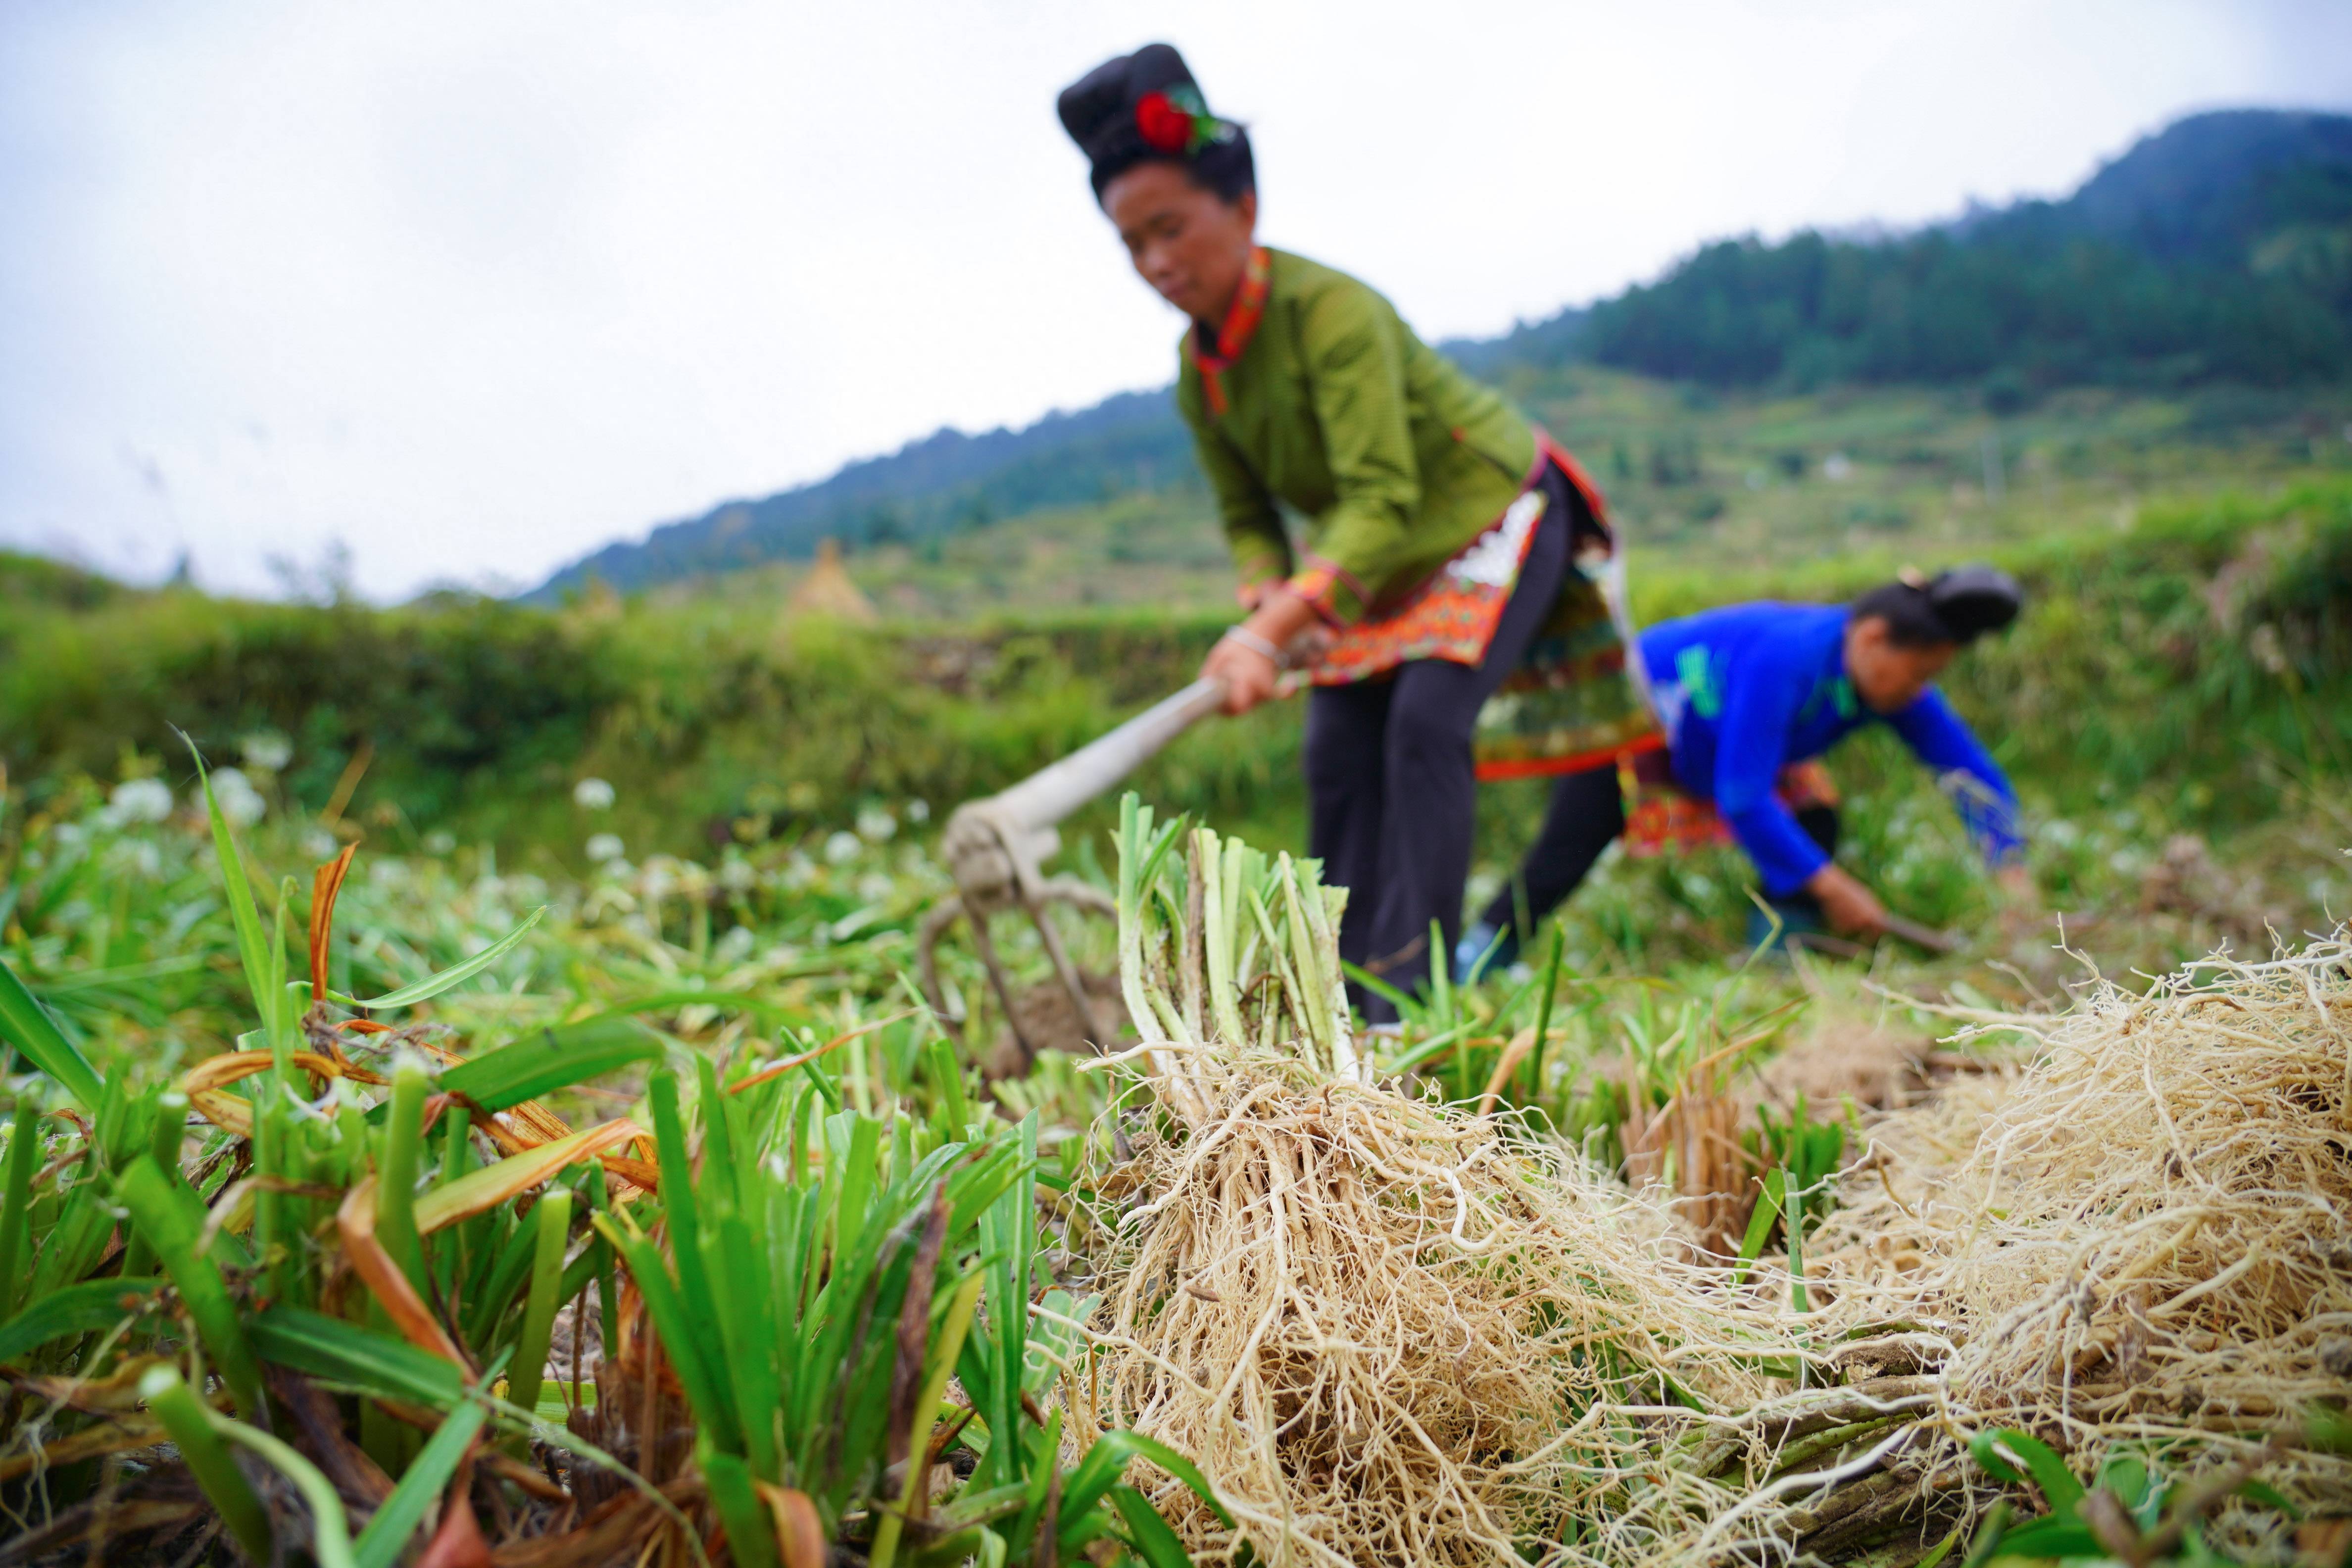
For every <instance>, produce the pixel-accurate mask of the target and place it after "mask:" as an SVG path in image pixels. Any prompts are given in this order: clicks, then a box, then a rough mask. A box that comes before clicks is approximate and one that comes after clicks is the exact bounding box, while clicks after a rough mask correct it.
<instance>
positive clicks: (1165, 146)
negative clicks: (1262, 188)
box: [1057, 44, 1257, 202]
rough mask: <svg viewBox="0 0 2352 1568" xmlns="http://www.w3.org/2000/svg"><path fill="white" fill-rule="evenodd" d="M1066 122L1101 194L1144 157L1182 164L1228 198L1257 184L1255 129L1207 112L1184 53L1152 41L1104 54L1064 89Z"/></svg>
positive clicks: (1062, 103)
mask: <svg viewBox="0 0 2352 1568" xmlns="http://www.w3.org/2000/svg"><path fill="white" fill-rule="evenodd" d="M1057 107H1058V108H1059V109H1060V110H1061V114H1062V129H1064V130H1065V131H1067V132H1069V133H1070V140H1071V141H1073V142H1076V143H1077V144H1078V151H1080V152H1082V153H1085V154H1086V155H1087V163H1089V164H1090V165H1092V167H1091V168H1090V169H1089V170H1088V171H1087V174H1088V178H1089V179H1091V180H1092V181H1093V183H1094V187H1095V200H1097V201H1100V200H1102V194H1103V187H1104V186H1106V185H1108V184H1110V183H1111V182H1112V181H1113V180H1115V179H1117V178H1118V177H1119V176H1120V175H1121V174H1125V173H1127V172H1128V171H1129V169H1132V168H1134V167H1135V166H1136V165H1137V164H1138V163H1153V162H1160V163H1181V164H1183V165H1184V166H1185V167H1186V168H1187V169H1189V170H1190V171H1191V173H1192V177H1193V178H1194V179H1195V180H1197V181H1198V182H1200V184H1202V186H1204V187H1206V188H1207V189H1209V190H1212V191H1214V192H1215V193H1216V194H1217V195H1220V196H1223V198H1224V199H1225V200H1227V201H1229V202H1232V201H1239V200H1240V199H1241V196H1242V193H1244V191H1252V190H1255V189H1256V188H1257V171H1256V168H1255V164H1254V163H1253V161H1252V159H1251V157H1250V144H1249V132H1246V131H1244V130H1243V129H1242V128H1241V127H1240V126H1238V125H1236V124H1234V122H1233V121H1230V120H1220V119H1218V118H1217V117H1216V116H1215V115H1213V114H1211V113H1210V112H1209V107H1208V104H1207V103H1206V102H1205V101H1203V100H1202V97H1201V88H1200V84H1199V83H1197V82H1195V81H1194V80H1193V79H1192V71H1191V70H1190V69H1189V68H1186V66H1185V64H1184V57H1183V56H1182V55H1180V54H1178V53H1177V52H1176V51H1175V49H1174V48H1173V47H1171V46H1169V45H1167V44H1146V45H1144V46H1143V47H1141V48H1139V49H1138V50H1136V51H1135V53H1133V54H1131V55H1120V56H1119V57H1118V58H1116V59H1109V60H1105V61H1104V62H1103V63H1102V64H1100V65H1098V66H1097V67H1096V68H1094V69H1092V70H1090V71H1088V72H1087V74H1086V75H1085V76H1083V77H1080V78H1079V79H1077V80H1076V82H1074V83H1072V84H1071V85H1070V86H1069V87H1067V88H1065V89H1063V90H1062V97H1061V100H1060V103H1059V104H1058V106H1057Z"/></svg>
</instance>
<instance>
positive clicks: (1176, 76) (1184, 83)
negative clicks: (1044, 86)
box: [1055, 44, 1198, 163]
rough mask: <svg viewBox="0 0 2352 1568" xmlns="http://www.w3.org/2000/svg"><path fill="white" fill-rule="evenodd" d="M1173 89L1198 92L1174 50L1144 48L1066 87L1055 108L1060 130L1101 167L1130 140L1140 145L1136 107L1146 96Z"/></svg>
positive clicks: (1164, 46) (1163, 46)
mask: <svg viewBox="0 0 2352 1568" xmlns="http://www.w3.org/2000/svg"><path fill="white" fill-rule="evenodd" d="M1171 87H1190V88H1193V89H1195V90H1196V91H1197V90H1198V86H1197V84H1196V83H1195V82H1194V81H1193V80H1192V71H1191V70H1190V69H1189V68H1187V67H1186V66H1185V64H1184V57H1183V56H1182V55H1180V54H1178V53H1177V52H1176V48H1175V46H1174V45H1172V44H1146V45H1144V46H1143V47H1141V48H1139V49H1138V50H1136V51H1135V53H1133V54H1131V55H1120V56H1118V57H1117V58H1113V59H1108V60H1105V61H1103V63H1102V64H1100V65H1098V66H1097V67H1095V68H1094V69H1092V70H1090V71H1088V72H1087V74H1086V75H1084V76H1082V77H1080V78H1079V79H1077V80H1076V81H1075V82H1072V83H1071V84H1070V85H1069V86H1068V87H1066V88H1064V89H1062V96H1061V99H1060V100H1059V101H1058V102H1057V103H1056V104H1055V107H1056V108H1057V109H1058V110H1060V111H1061V115H1062V129H1063V130H1065V131H1066V132H1069V133H1070V140H1071V141H1073V142H1076V143H1077V144H1078V151H1079V152H1081V153H1085V154H1086V155H1087V160H1088V161H1089V162H1093V163H1099V162H1100V161H1101V160H1102V156H1103V154H1104V153H1116V152H1117V151H1118V150H1119V147H1120V144H1121V143H1123V142H1127V141H1129V140H1130V139H1131V140H1133V141H1134V142H1136V143H1137V145H1138V146H1140V145H1142V142H1143V137H1142V134H1141V132H1139V131H1137V129H1136V125H1135V106H1136V104H1137V103H1138V102H1139V100H1141V99H1142V98H1143V95H1144V94H1146V93H1149V92H1165V91H1167V90H1168V89H1170V88H1171Z"/></svg>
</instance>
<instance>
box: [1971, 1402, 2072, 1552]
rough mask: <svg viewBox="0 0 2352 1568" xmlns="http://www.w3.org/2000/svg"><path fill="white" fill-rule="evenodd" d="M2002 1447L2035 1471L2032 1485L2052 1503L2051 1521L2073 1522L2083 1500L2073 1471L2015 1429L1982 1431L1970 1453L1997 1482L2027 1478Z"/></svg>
mask: <svg viewBox="0 0 2352 1568" xmlns="http://www.w3.org/2000/svg"><path fill="white" fill-rule="evenodd" d="M1996 1445H1998V1446H1999V1447H1996ZM2001 1448H2007V1449H2008V1450H2009V1451H2010V1452H2011V1453H2012V1454H2015V1455H2016V1456H2017V1457H2018V1458H2020V1459H2022V1460H2023V1461H2024V1462H2025V1468H2027V1469H2028V1470H2030V1471H2032V1475H2033V1484H2034V1485H2035V1486H2038V1487H2040V1488H2041V1489H2042V1500H2044V1501H2046V1502H2048V1503H2049V1505H2050V1513H2051V1517H2052V1518H2053V1519H2065V1520H2071V1519H2073V1518H2074V1511H2075V1510H2076V1509H2077V1508H2078V1507H2079V1506H2080V1505H2081V1503H2082V1501H2083V1483H2082V1482H2080V1481H2078V1480H2076V1479H2074V1471H2072V1470H2070V1469H2068V1468H2066V1461H2065V1460H2063V1459H2062V1458H2059V1457H2058V1456H2057V1455H2056V1454H2055V1453H2053V1452H2052V1451H2051V1448H2050V1446H2049V1445H2048V1444H2046V1443H2044V1442H2042V1440H2041V1439H2040V1438H2038V1437H2033V1436H2028V1435H2027V1434H2025V1433H2023V1432H2020V1431H2017V1430H2016V1429H2015V1428H2013V1427H2003V1428H2002V1429H2000V1430H1999V1431H1995V1432H1979V1433H1978V1434H1977V1435H1976V1436H1973V1437H1970V1438H1969V1453H1970V1454H1972V1455H1974V1456H1975V1458H1976V1461H1977V1463H1978V1464H1979V1465H1980V1466H1982V1467H1983V1468H1984V1469H1985V1471H1986V1473H1987V1474H1989V1475H1990V1476H1992V1477H1993V1478H1994V1479H1998V1480H2004V1481H2009V1482H2011V1483H2012V1484H2013V1483H2016V1482H2019V1481H2022V1480H2024V1479H2025V1478H2024V1477H2023V1476H2021V1475H2019V1474H2018V1473H2017V1469H2016V1468H2015V1467H2014V1466H2012V1465H2011V1464H2010V1463H2009V1461H2008V1458H2007V1457H2006V1456H2004V1455H2003V1454H2002V1453H2001V1452H2000V1449H2001ZM2020 1550H2022V1548H2021V1549H2020ZM2044 1555H2049V1554H2046V1553H2045V1554H2044Z"/></svg>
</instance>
